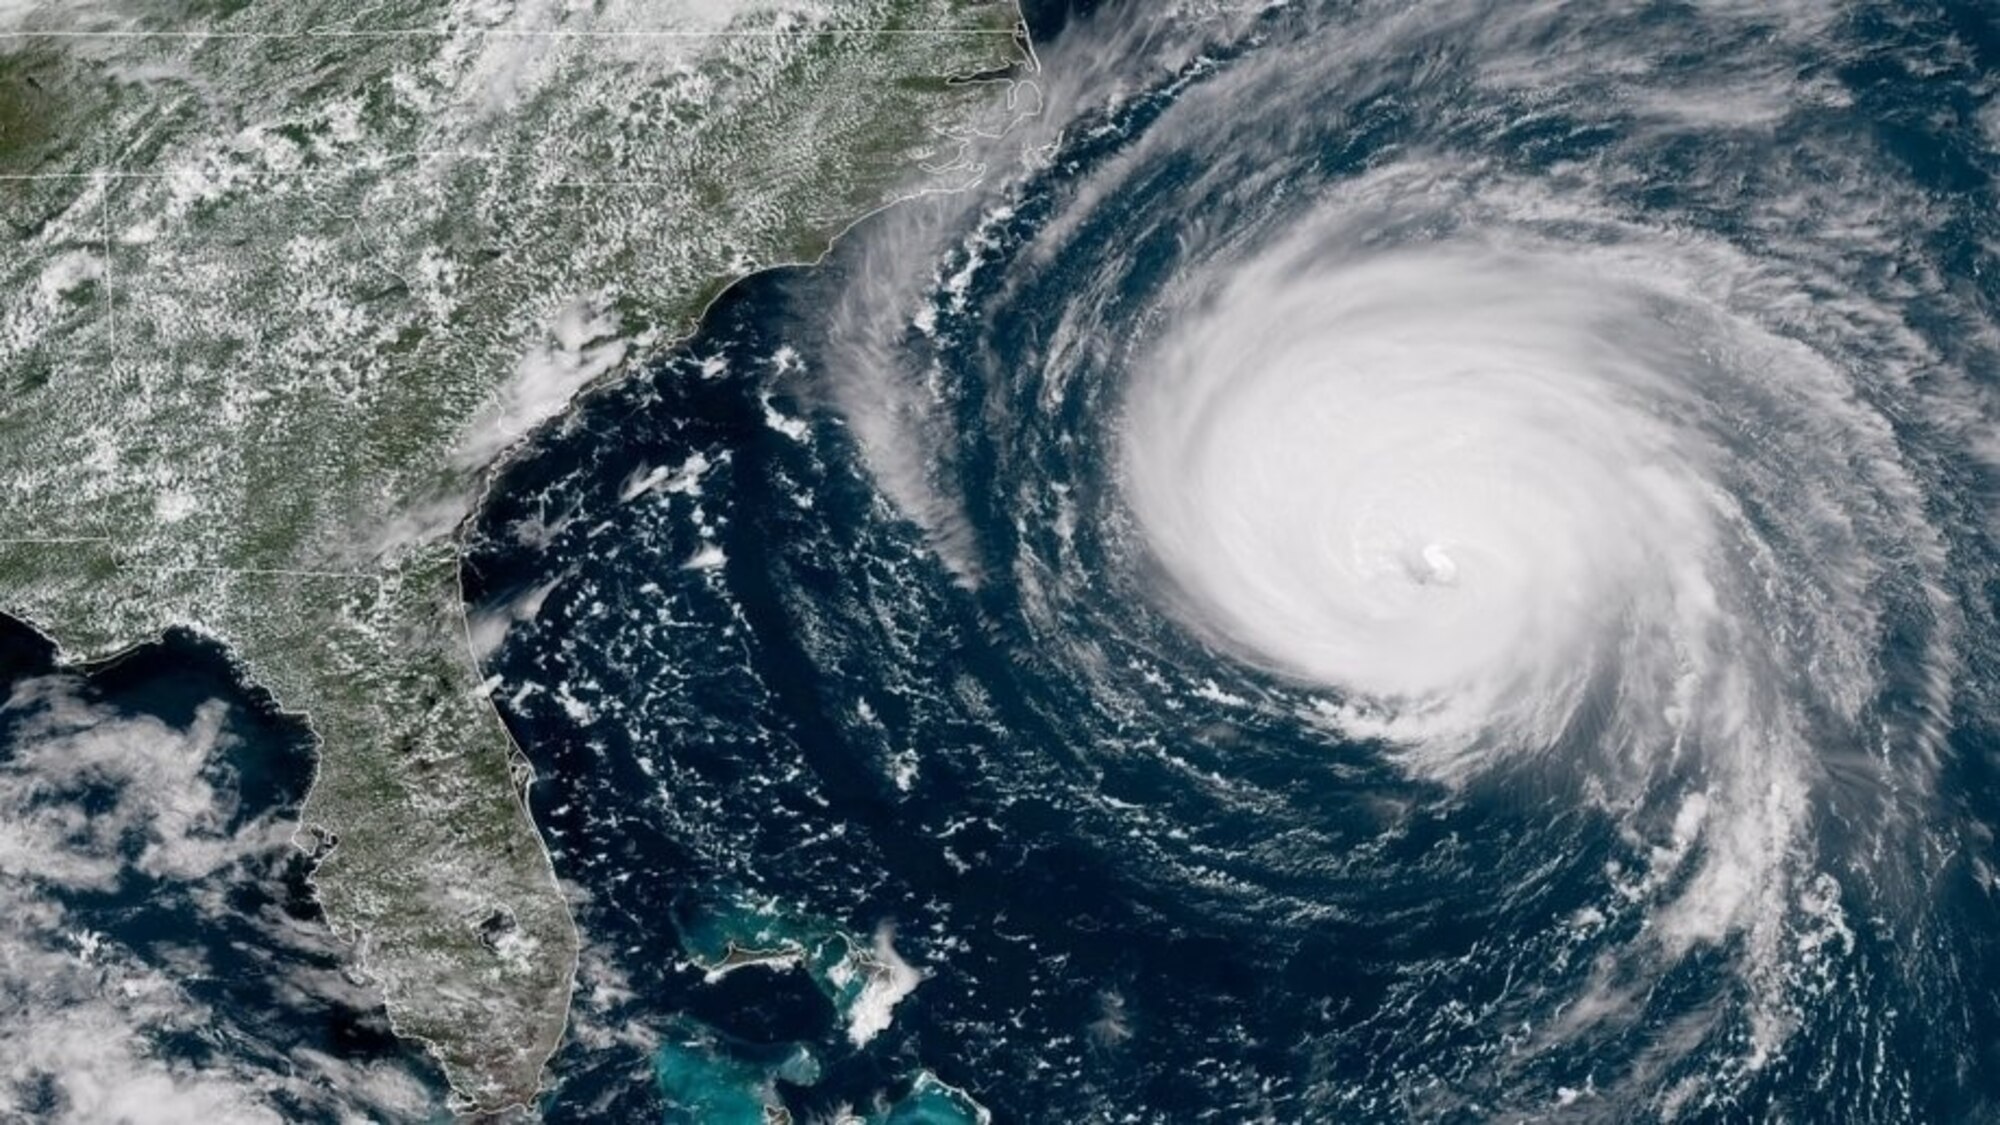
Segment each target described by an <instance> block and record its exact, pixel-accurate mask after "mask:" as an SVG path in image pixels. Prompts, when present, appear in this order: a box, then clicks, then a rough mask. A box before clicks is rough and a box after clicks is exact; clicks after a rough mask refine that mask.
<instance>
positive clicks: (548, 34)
mask: <svg viewBox="0 0 2000 1125" xmlns="http://www.w3.org/2000/svg"><path fill="white" fill-rule="evenodd" d="M1019 34H1020V31H1019V28H1017V27H1004V28H1002V27H800V28H786V29H780V28H768V29H763V30H757V29H739V30H730V29H727V28H716V29H714V30H711V31H701V30H693V29H686V28H683V29H678V30H676V29H672V28H626V29H606V30H602V31H592V30H586V29H582V28H575V29H564V28H526V27H523V28H508V27H457V28H425V27H410V28H386V27H385V28H380V29H376V30H370V29H367V28H322V29H315V30H309V31H146V30H142V29H136V28H121V29H115V30H105V31H0V39H245V40H253V41H259V40H281V39H444V38H449V37H451V36H457V35H492V36H499V37H503V38H509V39H801V38H807V37H811V36H835V35H1005V36H1008V37H1010V38H1011V37H1015V36H1018V35H1019Z"/></svg>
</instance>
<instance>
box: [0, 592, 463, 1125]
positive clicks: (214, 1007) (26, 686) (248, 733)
mask: <svg viewBox="0 0 2000 1125" xmlns="http://www.w3.org/2000/svg"><path fill="white" fill-rule="evenodd" d="M312 753H313V749H312V743H311V738H310V734H309V732H308V731H307V730H306V728H305V726H304V724H303V723H302V722H301V721H300V720H299V719H297V718H296V717H295V716H288V715H285V714H283V713H281V712H279V711H278V710H277V708H276V707H275V706H274V705H273V704H272V702H271V700H270V698H269V696H267V695H264V694H263V693H262V692H259V691H257V690H256V689H254V688H252V687H249V686H247V685H246V684H245V683H244V682H243V681H242V679H241V677H240V675H239V673H238V670H237V668H236V667H235V666H234V665H233V664H232V663H231V662H230V660H229V659H228V656H227V654H226V653H225V652H224V651H223V650H222V649H221V648H220V647H219V646H218V645H216V644H215V643H214V642H212V641H208V640H205V639H203V638H201V637H198V636H195V635H193V634H190V633H183V632H175V633H170V634H168V635H167V636H166V637H165V638H163V639H161V640H158V641H156V642H153V643H150V644H146V645H143V646H140V647H138V648H135V649H132V650H130V651H129V652H127V653H125V654H123V655H121V656H119V657H117V658H116V659H113V660H110V661H107V662H105V663H103V664H99V665H93V666H91V667H88V668H84V669H76V668H71V667H63V666H59V665H58V664H57V663H56V662H55V653H54V651H53V650H52V648H51V646H49V645H48V644H47V642H46V641H44V640H42V639H41V638H40V636H39V635H38V634H36V633H35V632H34V631H33V630H31V629H28V628H27V627H25V626H23V625H21V624H19V623H17V622H13V621H11V620H0V807H4V810H5V811H4V814H3V815H4V816H5V818H6V821H7V825H6V828H5V833H6V840H7V845H8V846H7V849H6V851H7V855H6V857H5V859H4V860H0V903H3V904H4V906H0V910H4V913H5V916H6V920H5V922H4V923H0V963H4V964H5V965H6V966H7V967H8V973H7V977H6V979H5V980H4V981H0V1045H4V1046H3V1047H0V1057H4V1060H5V1061H4V1062H0V1082H4V1083H5V1084H6V1086H5V1089H4V1092H0V1094H3V1095H4V1097H5V1098H6V1099H7V1100H5V1101H0V1106H3V1107H4V1109H5V1112H0V1117H6V1118H7V1119H9V1120H65V1121H69V1120H74V1121H88V1120H98V1121H108V1120H193V1119H197V1118H199V1117H208V1118H211V1119H217V1120H246V1121H247V1120H287V1121H301V1122H306V1121H328V1122H331V1121H336V1120H351V1119H352V1117H351V1115H352V1114H355V1113H373V1114H378V1115H386V1116H388V1117H390V1118H394V1119H399V1120H427V1119H439V1118H442V1117H443V1116H444V1115H443V1104H444V1103H443V1094H444V1089H443V1082H442V1078H441V1076H440V1075H439V1074H438V1073H437V1071H436V1068H435V1067H434V1066H432V1065H431V1064H430V1063H429V1061H428V1060H427V1059H425V1058H424V1057H423V1055H422V1053H421V1052H420V1051H419V1050H417V1049H416V1048H414V1047H413V1046H412V1045H409V1044H405V1043H403V1042H401V1041H399V1040H398V1039H397V1038H396V1037H395V1036H394V1035H393V1034H392V1033H391V1031H390V1028H389V1024H388V1020H387V1018H386V1014H385V1013H384V1011H383V1008H382V1004H381V999H380V996H379V994H376V993H372V992H371V991H370V990H369V989H367V988H366V987H365V986H364V985H362V984H361V983H360V982H359V980H358V978H357V977H355V976H354V975H353V967H352V965H351V963H350V961H349V959H348V957H347V954H346V950H345V948H344V947H342V946H341V945H339V944H338V943H337V942H335V941H334V940H333V938H332V936H331V934H330V933H329V931H328V930H327V928H326V923H325V917H324V915H323V914H322V913H321V912H320V909H319V907H318V905H317V904H316V903H315V902H314V901H313V898H312V894H311V890H310V888H309V886H308V885H307V881H306V880H307V876H308V875H309V874H310V870H311V858H310V856H309V855H308V854H307V853H306V852H305V851H302V850H300V849H299V848H296V847H294V846H293V845H292V843H291V838H290V837H291V830H292V828H293V827H295V826H296V824H297V814H298V810H299V807H300V804H301V802H302V801H303V799H304V797H305V793H306V790H307V788H308V786H309V785H310V783H311V780H312V769H313V766H312Z"/></svg>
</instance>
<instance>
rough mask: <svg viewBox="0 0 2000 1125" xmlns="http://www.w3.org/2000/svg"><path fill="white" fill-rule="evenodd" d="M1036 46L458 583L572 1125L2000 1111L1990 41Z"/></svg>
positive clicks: (1764, 19) (1332, 38)
mask: <svg viewBox="0 0 2000 1125" xmlns="http://www.w3.org/2000/svg"><path fill="white" fill-rule="evenodd" d="M1030 14H1031V16H1034V17H1035V18H1033V19H1031V21H1030V22H1031V28H1030V30H1031V32H1032V33H1033V34H1034V36H1035V54H1036V62H1037V65H1036V67H1035V68H1034V71H1033V73H1030V74H1024V75H1019V76H1016V77H1015V78H1013V79H1010V82H1011V83H1012V85H1011V86H1010V88H1009V91H1008V96H1007V97H1006V99H1005V101H1006V112H1005V114H1004V115H1003V116H1002V117H1001V118H1000V119H999V120H997V121H996V122H995V123H994V127H993V128H992V129H991V130H988V131H985V132H983V133H981V134H980V135H978V136H976V137H974V138H971V139H969V140H968V142H967V143H968V146H969V156H968V158H967V159H968V160H971V161H976V163H977V166H978V167H979V168H980V170H981V172H982V174H981V175H980V177H979V178H978V180H977V182H976V183H974V184H973V185H971V186H970V187H968V188H967V189H966V190H964V191H962V192H958V193H953V194H948V195H941V196H935V197H927V198H924V199H919V200H915V201H910V202H907V203H904V204H900V205H898V206H896V207H893V208H890V209H888V210H886V211H884V212H882V213H881V214H879V215H877V216H875V217H873V218H871V219H870V220H869V221H867V222H865V223H863V224H861V225H860V226H858V227H857V228H855V229H854V230H853V231H852V232H850V233H849V234H848V235H847V236H845V237H844V238H843V239H842V240H841V242H840V243H839V245H838V246H837V247H836V248H835V250H834V251H833V252H832V253H831V254H830V255H829V256H828V258H827V259H826V260H825V261H823V262H821V263H818V264H815V265H813V266H811V267H804V268H799V269H794V270H787V271H779V272H777V273H774V274H769V275H764V276H761V277H759V278H756V279H753V280H752V281H751V282H749V283H746V284H745V285H743V286H740V287H738V288H737V289H735V290H732V291H731V293H729V294H727V295H725V296H724V297H723V298H722V299H721V300H720V301H719V302H718V303H717V305H716V306H715V308H713V309H712V310H711V312H710V314H709V316H708V317H707V319H706V320H705V321H704V323H703V326H702V328H701V330H700V331H699V332H698V333H697V334H696V335H695V336H694V337H693V338H692V339H691V340H689V341H688V342H687V343H686V344H685V345H683V346H682V347H681V348H679V349H677V350H676V351H675V352H674V353H673V354H671V355H669V356H668V357H666V358H665V359H663V360H662V361H661V362H660V363H659V364H657V365H656V367H655V368H653V369H651V370H650V371H649V372H648V373H647V375H646V376H645V377H644V378H642V379H637V380H634V381H632V382H630V383H627V384H622V385H620V386H619V387H617V388H615V389H613V390H611V391H609V392H606V393H604V394H601V395H599V396H597V397H595V398H593V399H592V400H590V401H589V402H588V403H587V404H586V406H585V407H584V408H583V409H582V410H581V411H580V412H579V413H578V414H577V415H576V416H575V417H574V418H573V419H571V420H570V421H569V422H568V423H567V424H565V425H563V426H561V427H559V428H557V429H556V430H554V431H552V432H550V433H548V434H545V435H543V437H542V438H540V439H538V440H539V443H540V445H539V447H538V449H537V451H536V452H535V454H534V455H533V456H530V457H527V458H524V459H523V460H522V461H521V462H520V463H518V464H517V465H516V466H515V467H514V468H512V469H511V470H510V471H509V473H508V475H507V476H506V477H505V478H503V479H502V480H501V481H500V482H498V483H497V484H496V488H495V490H494V492H493V494H492V496H491V497H489V500H488V505H487V509H486V511H485V512H484V513H483V514H482V516H481V517H480V526H479V538H478V540H477V542H476V545H475V549H474V551H473V553H472V556H471V558H470V559H469V561H468V563H467V570H466V577H467V591H468V596H469V597H470V598H471V600H472V604H473V606H474V611H475V613H474V618H475V635H477V636H489V637H491V638H493V639H492V640H491V642H490V643H491V647H490V649H489V650H488V656H487V661H488V664H489V667H490V669H491V671H492V672H493V675H494V677H495V679H494V681H493V684H494V687H493V690H494V693H495V697H496V699H499V700H501V701H502V710H503V713H504V714H505V715H506V716H507V718H508V720H509V723H510V725H511V726H512V727H513V728H514V729H515V731H516V733H517V735H518V736H519V737H520V739H521V742H522V744H523V746H524V748H525V749H526V750H527V752H528V754H529V756H530V757H531V758H532V759H534V761H535V764H536V766H537V768H538V770H539V772H540V780H538V781H537V782H536V784H535V788H534V790H533V792H534V795H535V801H536V805H537V813H538V816H539V817H540V818H541V819H542V822H543V823H544V825H545V827H546V830H547V832H548V835H549V837H550V839H551V842H552V850H553V855H554V858H555V861H556V865H557V868H558V871H559V872H561V873H562V874H563V876H564V878H565V879H566V880H568V881H570V882H571V884H572V885H573V886H574V887H576V888H577V889H576V891H575V895H574V897H575V898H576V900H577V902H578V903H579V905H578V911H579V921H580V923H581V924H582V926H583V928H584V930H585V932H586V933H587V934H590V935H593V937H592V942H593V949H592V951H590V952H588V953H587V954H586V958H585V969H584V976H583V988H582V991H581V992H580V1002H579V1014H578V1017H577V1021H578V1023H577V1026H578V1028H579V1033H578V1035H577V1037H576V1042H575V1043H574V1044H573V1045H572V1047H571V1048H570V1049H569V1059H568V1063H567V1065H568V1066H569V1067H570V1068H571V1070H572V1072H573V1073H575V1074H578V1075H580V1076H581V1077H578V1078H575V1079H573V1080H572V1083H573V1086H574V1089H573V1090H572V1091H571V1092H563V1091H559V1092H558V1095H557V1097H556V1099H555V1101H554V1103H553V1105H552V1107H551V1108H550V1116H551V1117H552V1119H556V1120H561V1119H564V1117H563V1115H564V1114H565V1113H574V1114H578V1115H586V1114H587V1113H589V1112H598V1111H602V1110H603V1109H604V1107H606V1106H620V1105H623V1106H632V1107H639V1106H644V1107H646V1110H645V1112H647V1113H649V1114H664V1115H665V1117H666V1119H668V1120H683V1119H685V1120H696V1119H702V1118H701V1117H700V1115H699V1114H696V1115H694V1116H685V1117H682V1116H676V1114H681V1113H683V1112H684V1111H685V1107H687V1106H691V1105H704V1106H708V1107H709V1108H710V1111H711V1112H714V1107H715V1106H718V1105H722V1104H724V1102H726V1101H727V1099H728V1098H731V1097H739V1095H740V1098H739V1101H738V1102H730V1103H728V1104H731V1105H739V1104H740V1105H741V1106H744V1107H749V1108H746V1109H745V1110H744V1112H745V1113H749V1112H751V1111H752V1110H754V1109H756V1107H760V1106H761V1107H763V1109H764V1110H765V1111H769V1110H771V1108H772V1107H780V1108H782V1109H783V1110H784V1111H785V1112H787V1113H796V1114H799V1115H801V1116H809V1115H813V1114H820V1115H828V1116H829V1117H831V1118H835V1119H837V1118H838V1116H839V1114H841V1113H854V1114H866V1113H871V1112H872V1113H875V1114H878V1115H880V1119H882V1120H1001V1121H1024V1122H1043V1121H1106V1122H1110V1121H1153V1120H1231V1121H1238V1120H1241V1121H1249V1120H1269V1121H1297V1122H1317V1121H1412V1120H1422V1121H1484V1120H1560V1121H1568V1120H1576V1121H1631V1120H1676V1121H1734V1120H1777V1119H1800V1120H1843V1121H1884V1122H1887V1121H1907V1120H1978V1119H1982V1118H1983V1117H1984V1116H1987V1115H1990V1114H1992V1113H1994V1112H1996V1111H2000V1085H1996V1080H1995V1079H1994V1078H1993V1077H1992V1073H1993V1068H1992V1066H1991V1063H1992V1062H1993V1061H1994V1060H1995V1059H1996V1058H2000V1005H1996V1001H1997V1000H2000V960H1996V949H1995V944H1994V935H1995V934H1996V933H2000V928H1996V922H2000V912H1996V906H1995V894H1996V893H2000V876H1996V874H1995V860H1994V854H1993V853H1994V842H1993V831H1992V826H1993V825H1994V823H1995V818H1996V816H2000V791H1996V789H1995V778H1994V774H1993V769H1994V766H1995V765H1996V763H2000V756H1996V755H2000V739H1996V729H1997V727H1996V722H1995V719H1996V715H2000V711H1996V709H1995V703H1996V698H2000V696H1996V685H2000V630H1996V622H1995V612H1996V600H1995V594H1994V591H1995V590H1996V589H2000V587H1996V582H2000V551H1996V546H2000V544H1996V542H1995V532H1996V529H2000V503H1996V501H2000V399H1996V395H2000V332H1996V329H1995V324H1996V312H2000V281H1996V280H1995V279H1996V277H2000V272H1996V270H1995V268H1994V267H1995V259H1994V253H1995V249H1994V248H1995V247H2000V218H1996V215H2000V211H1996V209H1995V202H1996V199H1995V195H1996V192H1995V177H1996V175H2000V100H1996V98H2000V24H1996V23H1995V21H1994V19H1993V16H1992V13H1990V12H1987V11H1984V10H1983V9H1980V8H1978V7H1977V6H1972V5H1954V4H1937V5H1897V6H1893V7H1891V6H1880V5H1856V6H1833V5H1782V4H1781V5H1737V4H1730V3H1721V2H1714V3H1697V4H1679V5H1663V4H1652V3H1629V4H1628V3H1607V4H1592V5H1574V4H1560V3H1552V4H1505V5H1499V4H1495V5H1488V4H1475V3H1451V4H1423V5H1403V4H1395V5H1389V4H1372V3H1361V4H1353V3H1343V4H1336V3H1319V2H1316V0H1296V2H1292V3H1270V4H1261V5H1248V6H1244V5H1233V6H1232V5H1219V4H1210V3H1195V2H1185V3H1173V4H1149V5H1119V4H1107V5H1102V6H1093V7H1091V8H1090V9H1089V10H1079V11H1075V12H1044V13H1039V14H1037V13H1034V12H1031V13H1030ZM489 626H490V628H488V627H489ZM482 630H484V631H482ZM753 953H754V954H756V955H755V956H752V954H753ZM753 962H754V964H752V963H753ZM746 965H748V966H750V967H747V968H744V967H743V966H746ZM739 968H740V969H741V971H739ZM639 1029H644V1030H639ZM801 1059H805V1060H806V1062H801V1061H800V1060H801ZM807 1063H809V1064H810V1065H807ZM635 1071H641V1072H643V1073H644V1074H645V1075H647V1076H648V1077H647V1078H646V1079H645V1080H644V1081H637V1082H634V1081H632V1080H630V1079H629V1075H630V1074H632V1073H634V1072H635ZM620 1076H626V1077H623V1078H621V1077H620ZM745 1091H747V1093H746V1092H745ZM703 1099H707V1100H706V1101H703ZM717 1099H721V1100H717ZM742 1099H747V1100H742ZM870 1107H873V1108H872V1109H871V1108H870ZM898 1114H902V1115H903V1116H900V1117H899V1116H897V1115H898ZM912 1114H917V1115H919V1116H911V1115H912ZM921 1114H930V1115H932V1116H928V1117H925V1116H921ZM954 1114H956V1116H953V1115H954ZM579 1119H583V1118H582V1117H579ZM709 1119H716V1120H720V1119H721V1118H720V1117H713V1118H709ZM869 1119H871V1120H872V1119H875V1118H869Z"/></svg>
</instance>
